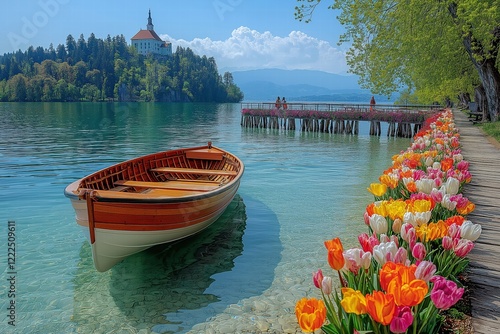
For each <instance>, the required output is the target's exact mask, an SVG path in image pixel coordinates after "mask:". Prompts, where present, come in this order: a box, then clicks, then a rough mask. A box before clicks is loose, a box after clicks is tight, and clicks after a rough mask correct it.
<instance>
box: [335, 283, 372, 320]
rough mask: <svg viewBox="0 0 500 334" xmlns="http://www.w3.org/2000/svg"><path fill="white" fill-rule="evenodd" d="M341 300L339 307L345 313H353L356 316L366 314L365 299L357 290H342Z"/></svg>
mask: <svg viewBox="0 0 500 334" xmlns="http://www.w3.org/2000/svg"><path fill="white" fill-rule="evenodd" d="M342 296H344V298H342V300H341V301H340V305H342V308H343V309H344V311H346V312H347V313H355V314H357V315H360V314H365V313H366V299H365V296H363V294H362V293H361V291H359V290H353V289H351V288H342Z"/></svg>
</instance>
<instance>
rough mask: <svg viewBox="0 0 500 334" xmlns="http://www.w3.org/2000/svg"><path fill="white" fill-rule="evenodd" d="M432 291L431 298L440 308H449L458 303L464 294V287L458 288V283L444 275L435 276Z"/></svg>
mask: <svg viewBox="0 0 500 334" xmlns="http://www.w3.org/2000/svg"><path fill="white" fill-rule="evenodd" d="M431 281H432V282H434V286H433V287H432V292H431V300H432V302H433V303H434V305H436V307H437V308H438V309H442V310H447V309H449V308H450V307H452V306H453V305H455V304H456V302H458V301H459V300H460V298H462V295H463V294H464V289H463V288H458V287H457V284H456V283H455V282H453V281H449V280H447V279H446V278H444V277H442V276H434V277H433V278H432V280H431Z"/></svg>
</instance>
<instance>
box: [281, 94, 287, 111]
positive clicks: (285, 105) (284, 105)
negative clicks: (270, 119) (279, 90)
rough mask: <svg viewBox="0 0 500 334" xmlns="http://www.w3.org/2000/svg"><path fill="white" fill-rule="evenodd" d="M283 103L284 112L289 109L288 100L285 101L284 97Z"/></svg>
mask: <svg viewBox="0 0 500 334" xmlns="http://www.w3.org/2000/svg"><path fill="white" fill-rule="evenodd" d="M281 101H282V102H281V104H282V105H283V110H286V109H288V105H287V104H286V100H285V97H284V96H283V99H282V100H281Z"/></svg>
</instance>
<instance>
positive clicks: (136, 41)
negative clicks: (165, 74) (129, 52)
mask: <svg viewBox="0 0 500 334" xmlns="http://www.w3.org/2000/svg"><path fill="white" fill-rule="evenodd" d="M131 41H132V46H133V47H135V49H136V50H137V52H138V53H139V54H141V55H147V54H150V53H151V54H157V55H162V56H171V55H172V43H170V42H166V41H163V40H162V39H161V38H160V36H158V34H157V33H156V32H155V30H154V25H153V19H152V18H151V9H150V10H149V16H148V24H147V26H146V30H143V29H141V30H139V32H138V33H137V34H135V35H134V37H132V39H131Z"/></svg>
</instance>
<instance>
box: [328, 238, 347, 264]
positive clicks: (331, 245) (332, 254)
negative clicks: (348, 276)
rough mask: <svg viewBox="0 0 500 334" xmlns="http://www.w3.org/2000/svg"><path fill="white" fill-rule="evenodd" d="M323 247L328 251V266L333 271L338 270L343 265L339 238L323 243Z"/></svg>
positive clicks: (342, 250) (342, 248)
mask: <svg viewBox="0 0 500 334" xmlns="http://www.w3.org/2000/svg"><path fill="white" fill-rule="evenodd" d="M325 247H326V249H327V250H328V264H329V265H330V267H332V269H334V270H340V269H342V267H343V266H344V264H345V260H344V254H343V252H344V247H343V246H342V242H341V241H340V239H339V238H335V239H332V240H327V241H325Z"/></svg>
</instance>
